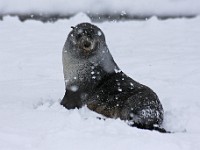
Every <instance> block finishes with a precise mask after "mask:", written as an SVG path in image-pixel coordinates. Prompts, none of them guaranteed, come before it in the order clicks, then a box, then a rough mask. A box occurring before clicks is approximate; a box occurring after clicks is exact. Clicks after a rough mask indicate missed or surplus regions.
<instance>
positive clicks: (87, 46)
mask: <svg viewBox="0 0 200 150" xmlns="http://www.w3.org/2000/svg"><path fill="white" fill-rule="evenodd" d="M91 45H92V43H91V42H90V41H84V42H83V46H84V48H89V47H90V46H91Z"/></svg>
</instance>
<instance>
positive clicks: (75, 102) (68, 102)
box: [60, 89, 82, 109]
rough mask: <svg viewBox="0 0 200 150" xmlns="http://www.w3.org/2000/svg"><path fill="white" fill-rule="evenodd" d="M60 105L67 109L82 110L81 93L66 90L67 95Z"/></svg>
mask: <svg viewBox="0 0 200 150" xmlns="http://www.w3.org/2000/svg"><path fill="white" fill-rule="evenodd" d="M60 104H61V105H63V106H64V107H65V108H67V109H74V108H81V107H82V101H81V92H80V91H72V90H68V89H66V91H65V95H64V97H63V99H62V101H61V103H60Z"/></svg>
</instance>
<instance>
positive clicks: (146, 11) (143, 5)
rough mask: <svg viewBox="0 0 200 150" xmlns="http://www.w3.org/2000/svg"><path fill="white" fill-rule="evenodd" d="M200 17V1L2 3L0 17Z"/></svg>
mask: <svg viewBox="0 0 200 150" xmlns="http://www.w3.org/2000/svg"><path fill="white" fill-rule="evenodd" d="M78 12H85V13H92V14H98V13H101V14H102V13H103V14H104V13H107V14H115V13H120V14H121V15H122V16H123V15H126V14H127V13H128V14H132V15H139V16H140V15H160V16H174V15H175V16H177V15H178V16H179V15H183V16H184V15H199V14H200V1H199V0H148V1H146V0H123V1H121V0H81V1H80V0H73V1H71V0H42V1H39V0H15V1H13V0H1V1H0V14H27V13H37V14H38V13H39V14H40V13H44V14H60V15H66V14H67V15H70V14H76V13H78Z"/></svg>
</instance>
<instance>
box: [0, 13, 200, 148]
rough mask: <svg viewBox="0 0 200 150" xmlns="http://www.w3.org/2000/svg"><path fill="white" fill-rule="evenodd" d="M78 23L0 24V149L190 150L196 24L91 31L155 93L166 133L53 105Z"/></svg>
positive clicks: (195, 125)
mask: <svg viewBox="0 0 200 150" xmlns="http://www.w3.org/2000/svg"><path fill="white" fill-rule="evenodd" d="M83 21H87V22H90V20H89V18H88V17H87V16H85V15H84V14H79V15H77V16H75V17H73V18H71V19H70V20H59V21H57V22H55V23H46V24H43V23H41V22H37V21H26V22H24V23H22V22H20V21H19V20H18V19H17V18H14V17H5V19H4V21H1V22H0V35H1V36H0V118H1V120H0V149H2V150H18V149H19V150H27V149H29V150H55V149H59V150H66V149H75V150H78V149H88V150H90V149H91V150H92V149H97V150H98V149H99V150H102V149H104V150H110V149H115V150H118V149H120V150H121V149H125V150H129V149H134V150H141V149H154V150H160V149H162V150H169V149H170V150H198V149H199V148H200V142H199V141H200V128H199V124H200V118H199V116H200V109H199V108H200V92H199V90H200V51H199V49H200V42H199V39H200V28H199V26H200V18H199V17H197V18H194V19H173V20H170V19H169V20H166V21H160V20H158V19H157V18H152V19H150V20H148V21H127V22H118V23H115V22H104V23H99V24H96V25H97V26H99V27H100V28H101V29H102V31H103V32H104V34H105V36H106V41H107V45H108V47H109V49H110V52H111V53H112V55H113V57H114V59H115V61H116V62H117V64H118V65H119V66H120V69H122V70H123V71H124V72H125V73H126V74H128V75H129V76H131V77H132V78H133V79H135V80H136V81H139V82H141V83H143V84H146V85H148V86H149V87H151V88H152V89H153V90H154V91H155V92H156V93H157V94H158V96H159V98H160V100H161V102H162V104H163V107H164V110H165V118H164V124H163V125H164V127H165V128H166V129H167V130H169V131H172V132H174V133H171V134H162V133H159V132H156V131H148V130H140V129H137V128H133V127H129V126H128V125H127V124H126V123H125V122H123V121H121V120H119V119H117V120H114V119H97V117H100V118H102V116H100V115H99V114H96V113H94V112H92V111H90V110H88V109H87V108H86V107H84V108H81V109H79V110H78V109H75V110H66V109H65V108H63V107H62V106H61V105H60V104H59V102H60V100H61V99H62V97H63V95H64V90H65V83H64V77H63V73H62V48H63V45H64V42H65V40H66V37H67V35H68V33H69V31H70V30H71V28H70V27H71V26H75V25H76V24H77V23H80V22H83Z"/></svg>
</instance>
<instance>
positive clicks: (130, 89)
mask: <svg viewBox="0 0 200 150" xmlns="http://www.w3.org/2000/svg"><path fill="white" fill-rule="evenodd" d="M62 56H63V72H64V78H65V86H66V92H65V95H64V97H63V99H62V101H61V105H63V106H64V107H66V108H67V109H74V108H80V107H82V106H83V105H86V106H87V107H88V108H89V109H91V110H93V111H95V112H97V113H100V114H102V115H104V116H106V117H110V118H120V119H122V120H126V121H128V124H129V125H131V126H136V127H138V128H144V129H154V128H155V127H157V126H160V125H161V124H162V121H163V107H162V105H161V103H160V101H159V99H158V96H157V95H156V94H155V93H154V92H153V91H152V90H151V89H150V88H149V87H147V86H145V85H142V84H140V83H138V82H136V81H134V80H133V79H131V78H130V77H128V76H127V75H126V74H124V73H123V72H122V71H121V70H120V69H119V67H118V66H117V64H116V63H115V61H114V60H113V57H112V55H111V54H110V52H109V50H108V47H107V45H106V41H105V36H104V34H103V32H102V31H101V30H100V29H99V28H98V27H97V26H95V25H92V24H89V23H81V24H78V25H77V26H76V27H73V30H72V31H71V32H70V33H69V35H68V38H67V40H66V42H65V45H64V48H63V53H62Z"/></svg>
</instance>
